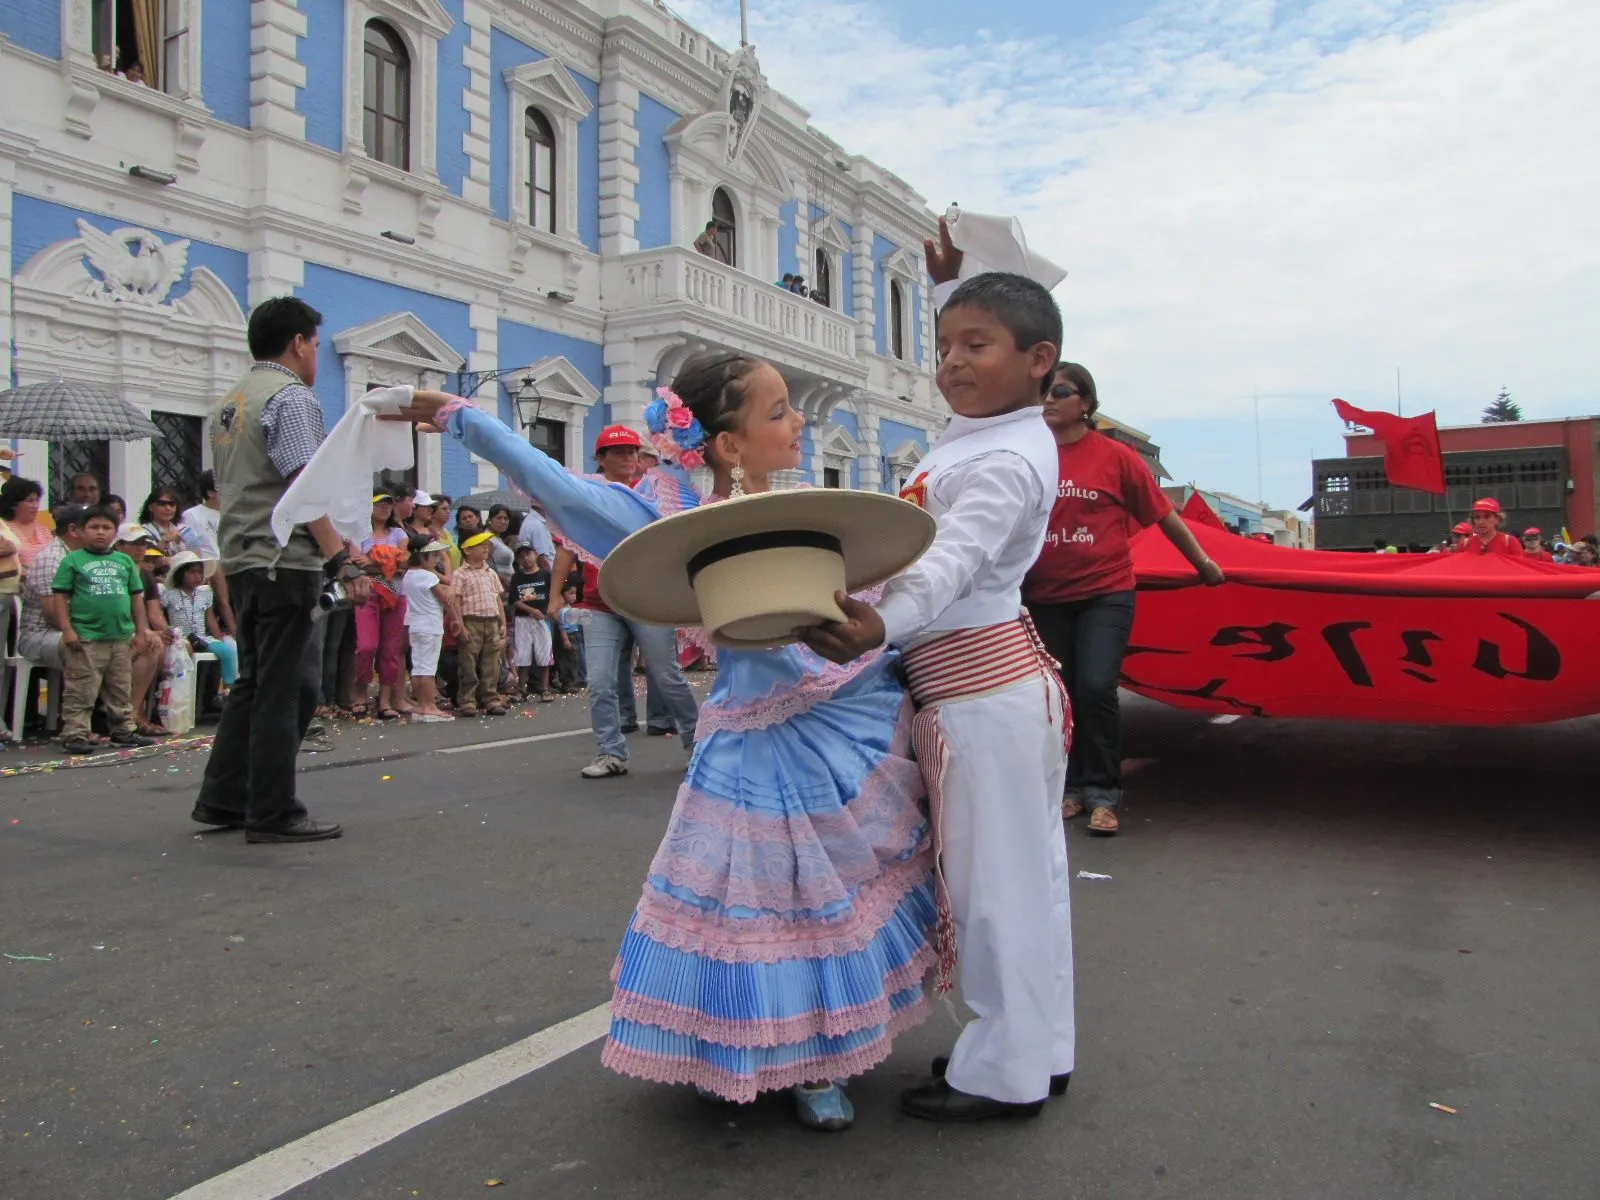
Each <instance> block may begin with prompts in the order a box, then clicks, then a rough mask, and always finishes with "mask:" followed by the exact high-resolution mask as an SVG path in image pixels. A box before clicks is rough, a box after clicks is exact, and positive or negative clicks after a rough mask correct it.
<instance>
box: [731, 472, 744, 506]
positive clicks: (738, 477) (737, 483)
mask: <svg viewBox="0 0 1600 1200" xmlns="http://www.w3.org/2000/svg"><path fill="white" fill-rule="evenodd" d="M742 495H744V468H743V467H741V466H737V465H736V466H735V467H734V468H733V491H731V492H729V493H728V499H730V500H732V499H733V498H734V497H735V496H742Z"/></svg>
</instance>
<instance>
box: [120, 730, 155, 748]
mask: <svg viewBox="0 0 1600 1200" xmlns="http://www.w3.org/2000/svg"><path fill="white" fill-rule="evenodd" d="M160 740H161V739H160V738H153V737H150V736H149V735H148V734H144V733H113V734H112V735H111V744H112V745H113V746H154V745H155V744H156V743H157V742H158V741H160Z"/></svg>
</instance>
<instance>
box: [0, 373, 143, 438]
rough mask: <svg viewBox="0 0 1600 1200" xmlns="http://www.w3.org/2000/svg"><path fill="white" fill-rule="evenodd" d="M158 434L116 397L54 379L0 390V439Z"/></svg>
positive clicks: (132, 409)
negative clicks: (8, 389)
mask: <svg viewBox="0 0 1600 1200" xmlns="http://www.w3.org/2000/svg"><path fill="white" fill-rule="evenodd" d="M159 433H160V430H158V429H157V428H156V427H155V425H154V424H152V423H151V421H150V418H149V417H147V416H145V415H144V414H143V413H142V412H140V411H139V410H138V409H137V408H135V407H134V406H133V405H131V404H129V403H128V402H127V401H126V400H124V399H122V397H120V396H116V395H113V394H112V393H110V392H108V391H106V390H105V389H104V388H101V387H96V386H95V385H93V384H90V383H78V382H76V381H75V380H71V379H54V380H51V381H50V382H49V383H28V384H24V385H23V386H22V387H16V388H12V389H11V390H10V391H5V392H0V437H11V438H36V439H38V440H40V441H61V442H137V441H140V440H142V439H143V438H151V437H156V436H157V435H158V434H159Z"/></svg>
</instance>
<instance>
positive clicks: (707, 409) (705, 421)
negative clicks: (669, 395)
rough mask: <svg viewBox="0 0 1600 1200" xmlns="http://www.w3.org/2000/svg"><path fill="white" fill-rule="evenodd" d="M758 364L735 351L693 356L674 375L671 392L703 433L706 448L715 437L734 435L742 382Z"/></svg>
mask: <svg viewBox="0 0 1600 1200" xmlns="http://www.w3.org/2000/svg"><path fill="white" fill-rule="evenodd" d="M761 363H762V360H761V359H759V358H755V357H753V356H752V355H749V354H740V353H737V352H735V351H727V350H715V351H710V352H708V353H705V354H697V355H695V356H694V357H693V358H691V359H690V360H689V361H688V362H686V363H684V364H683V368H682V369H681V370H680V371H679V372H678V374H677V376H676V377H675V378H674V379H673V381H672V390H673V391H674V392H676V393H677V395H678V398H679V399H681V400H682V401H683V403H684V405H685V407H687V408H688V409H689V411H690V412H692V413H693V414H694V416H695V419H696V420H697V421H699V422H700V425H701V427H702V428H703V429H704V430H705V431H706V448H707V449H708V450H709V449H710V446H711V443H712V442H713V441H715V440H716V437H717V434H719V433H737V432H738V430H739V410H740V409H741V408H743V407H744V399H745V396H744V392H745V380H746V379H747V378H748V377H749V375H750V373H751V372H752V371H754V370H755V369H756V368H757V367H759V366H760V365H761Z"/></svg>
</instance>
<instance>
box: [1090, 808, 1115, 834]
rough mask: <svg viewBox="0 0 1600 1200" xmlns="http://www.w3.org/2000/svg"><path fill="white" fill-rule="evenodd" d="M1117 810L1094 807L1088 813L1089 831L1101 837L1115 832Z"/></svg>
mask: <svg viewBox="0 0 1600 1200" xmlns="http://www.w3.org/2000/svg"><path fill="white" fill-rule="evenodd" d="M1117 828H1118V826H1117V810H1116V809H1114V808H1103V807H1102V808H1096V809H1095V810H1094V811H1093V812H1091V813H1090V814H1089V832H1090V833H1097V834H1099V835H1100V836H1101V837H1110V836H1111V835H1112V834H1114V833H1116V832H1117Z"/></svg>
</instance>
